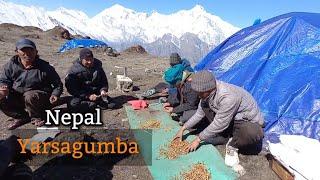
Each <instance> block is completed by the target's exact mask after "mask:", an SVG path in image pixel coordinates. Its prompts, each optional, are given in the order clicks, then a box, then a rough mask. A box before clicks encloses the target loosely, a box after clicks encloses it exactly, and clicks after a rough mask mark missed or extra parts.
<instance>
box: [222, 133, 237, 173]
mask: <svg viewBox="0 0 320 180" xmlns="http://www.w3.org/2000/svg"><path fill="white" fill-rule="evenodd" d="M231 140H232V138H230V139H229V141H228V143H227V145H226V156H225V158H224V163H225V164H226V165H227V166H230V167H233V166H235V165H238V164H239V162H240V161H239V155H238V148H235V147H232V146H230V145H229V144H230V142H231Z"/></svg>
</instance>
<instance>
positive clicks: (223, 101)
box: [174, 70, 264, 175]
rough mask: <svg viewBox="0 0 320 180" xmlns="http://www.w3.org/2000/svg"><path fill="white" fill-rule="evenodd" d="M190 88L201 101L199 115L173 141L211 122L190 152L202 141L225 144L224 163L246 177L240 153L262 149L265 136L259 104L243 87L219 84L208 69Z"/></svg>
mask: <svg viewBox="0 0 320 180" xmlns="http://www.w3.org/2000/svg"><path fill="white" fill-rule="evenodd" d="M191 88H192V89H193V90H194V91H196V92H198V94H199V96H200V98H201V100H200V103H199V105H198V109H197V111H196V113H195V114H194V115H193V116H192V117H191V118H190V119H189V120H188V121H187V122H186V123H185V124H184V125H183V126H182V127H181V129H180V130H179V131H178V133H177V134H176V136H175V137H174V139H179V140H182V136H183V133H184V131H185V130H190V129H191V128H192V127H194V126H195V125H196V124H197V123H198V122H200V121H201V120H208V121H209V123H210V124H209V125H208V126H207V127H206V128H205V129H204V130H202V132H201V133H200V134H199V135H197V137H196V139H195V140H194V141H193V142H192V143H191V144H190V145H189V146H188V147H187V151H188V152H190V151H195V150H196V149H197V148H198V147H199V145H200V142H201V141H204V142H207V143H211V144H213V145H219V144H226V155H225V164H226V165H228V166H231V167H233V169H234V170H235V171H237V172H238V173H239V174H241V175H242V174H244V173H245V170H244V169H243V167H242V166H240V164H239V157H238V150H244V151H248V150H251V149H252V147H257V146H258V147H259V146H261V142H262V139H263V136H264V135H263V129H262V126H263V123H264V118H263V116H262V114H261V112H260V110H259V107H258V105H257V103H256V101H255V100H254V98H253V97H252V96H251V95H250V94H249V93H248V92H247V91H246V90H244V89H243V88H241V87H237V86H235V85H232V84H228V83H225V82H222V81H218V80H216V79H215V77H214V75H213V74H212V73H211V72H209V71H206V70H204V71H200V72H197V73H195V74H194V76H193V78H192V82H191ZM257 149H259V148H257ZM260 150H261V148H260Z"/></svg>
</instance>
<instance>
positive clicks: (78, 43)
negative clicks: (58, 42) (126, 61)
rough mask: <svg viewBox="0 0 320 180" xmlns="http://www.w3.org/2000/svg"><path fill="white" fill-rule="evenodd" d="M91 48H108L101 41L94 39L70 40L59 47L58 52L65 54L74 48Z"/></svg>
mask: <svg viewBox="0 0 320 180" xmlns="http://www.w3.org/2000/svg"><path fill="white" fill-rule="evenodd" d="M85 47H88V48H92V47H108V45H107V44H106V43H104V42H102V41H99V40H95V39H72V40H69V41H67V42H66V43H65V44H64V45H62V46H61V47H60V50H59V52H65V51H67V50H70V49H74V48H85Z"/></svg>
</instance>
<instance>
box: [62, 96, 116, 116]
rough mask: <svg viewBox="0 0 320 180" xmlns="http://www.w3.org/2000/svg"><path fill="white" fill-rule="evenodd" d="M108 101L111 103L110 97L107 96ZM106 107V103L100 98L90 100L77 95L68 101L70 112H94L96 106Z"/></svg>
mask: <svg viewBox="0 0 320 180" xmlns="http://www.w3.org/2000/svg"><path fill="white" fill-rule="evenodd" d="M108 101H109V103H111V101H112V100H111V98H110V97H109V96H108ZM98 106H99V107H100V108H101V107H102V108H103V107H106V108H107V106H108V103H107V102H105V101H103V100H102V99H101V98H99V99H97V100H96V101H94V102H93V101H90V100H88V99H81V98H78V97H73V98H72V99H71V101H70V102H69V103H68V109H69V110H70V111H71V112H79V113H86V112H94V110H95V108H97V107H98Z"/></svg>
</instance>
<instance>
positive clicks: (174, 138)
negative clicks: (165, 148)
mask: <svg viewBox="0 0 320 180" xmlns="http://www.w3.org/2000/svg"><path fill="white" fill-rule="evenodd" d="M184 129H185V128H184V127H181V128H180V129H179V131H178V132H177V134H176V135H175V136H174V137H173V140H179V141H182V136H183V132H184Z"/></svg>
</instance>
